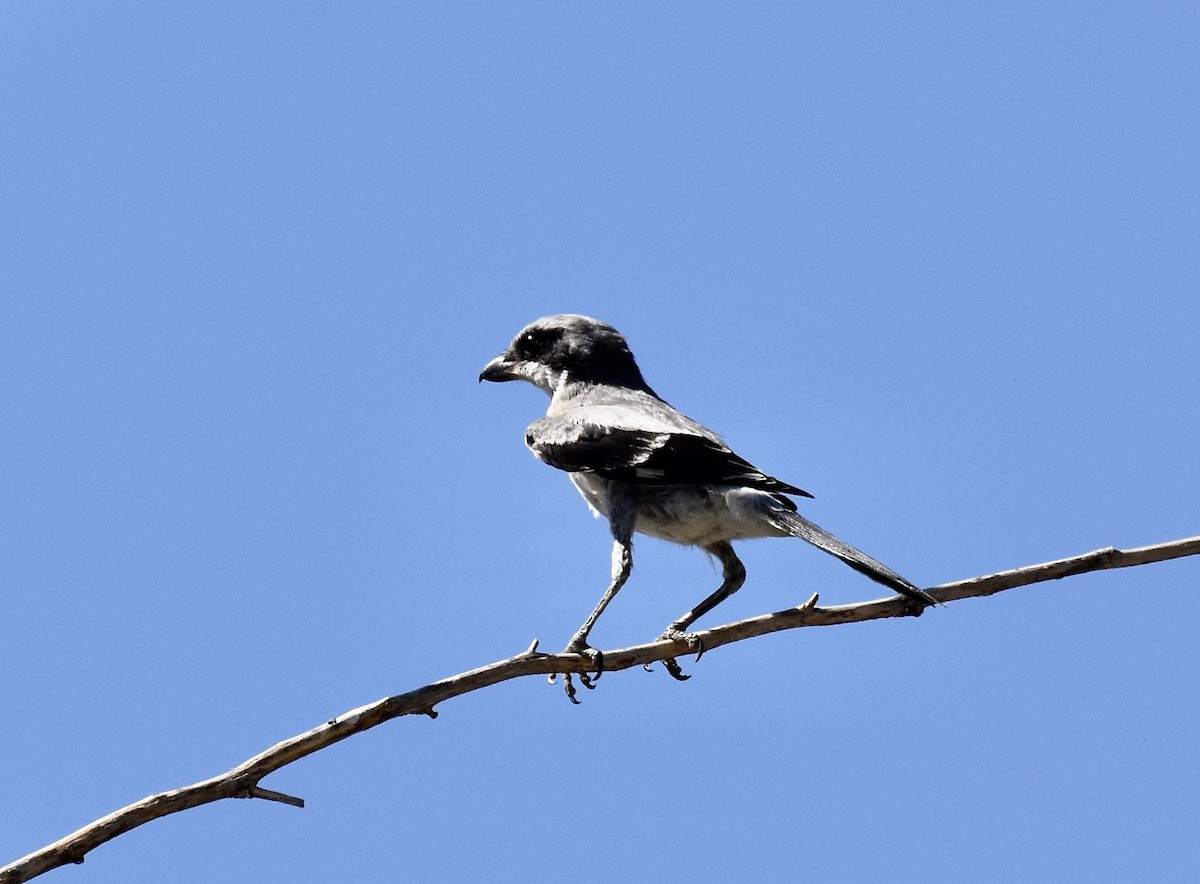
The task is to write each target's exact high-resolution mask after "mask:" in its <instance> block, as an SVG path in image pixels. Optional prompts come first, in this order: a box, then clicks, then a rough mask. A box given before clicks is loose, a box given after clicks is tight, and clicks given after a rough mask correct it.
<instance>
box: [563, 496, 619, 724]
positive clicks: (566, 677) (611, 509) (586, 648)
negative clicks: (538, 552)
mask: <svg viewBox="0 0 1200 884" xmlns="http://www.w3.org/2000/svg"><path fill="white" fill-rule="evenodd" d="M637 506H638V502H637V498H636V496H635V494H634V492H633V489H631V488H629V486H627V485H624V484H623V483H621V482H613V483H611V485H610V486H609V491H608V527H609V529H610V530H611V531H612V536H613V550H612V582H611V583H610V584H609V585H608V589H606V590H605V591H604V595H603V596H602V597H601V599H600V602H599V604H597V605H596V609H595V610H594V611H592V613H591V614H589V615H588V618H587V619H586V620H584V621H583V625H582V626H580V627H579V629H578V630H577V631H576V632H575V635H573V636H571V640H570V641H569V642H568V643H567V648H566V650H567V651H569V652H574V653H577V654H582V655H583V656H584V657H587V658H588V659H589V660H591V661H592V662H593V663H595V664H596V675H595V677H594V678H593V677H591V676H589V675H588V674H587V673H586V672H581V673H580V674H579V680H580V682H582V683H583V686H584V687H585V688H587V689H589V690H591V689H592V688H593V687H595V684H594V683H595V682H596V681H598V680H599V678H600V676H601V675H602V674H603V672H604V655H603V654H602V653H601V652H600V651H598V650H596V649H595V648H593V647H592V646H591V645H589V644H588V642H587V640H588V634H589V633H591V631H592V627H593V626H595V625H596V621H597V620H599V619H600V615H601V614H603V613H604V609H605V608H607V607H608V603H609V602H611V601H612V600H613V599H614V598H616V595H617V593H618V592H620V590H621V587H622V586H624V585H625V581H626V580H628V579H629V574H630V572H631V571H633V529H634V526H635V525H636V524H637ZM563 682H564V685H565V686H566V689H567V697H568V698H569V699H570V700H571V702H573V703H575V702H578V701H577V700H576V699H575V686H574V685H573V684H572V683H571V673H569V672H567V673H564V674H563Z"/></svg>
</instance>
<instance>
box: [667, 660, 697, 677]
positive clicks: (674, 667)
mask: <svg viewBox="0 0 1200 884" xmlns="http://www.w3.org/2000/svg"><path fill="white" fill-rule="evenodd" d="M663 666H665V667H667V674H668V675H670V676H671V678H673V679H675V680H676V681H687V680H688V679H689V678H691V676H690V675H688V674H687V673H685V672H684V671H683V670H682V669H680V668H679V664H678V663H676V662H675V658H674V657H668V658H667V659H665V660H663Z"/></svg>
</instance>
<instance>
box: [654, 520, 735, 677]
mask: <svg viewBox="0 0 1200 884" xmlns="http://www.w3.org/2000/svg"><path fill="white" fill-rule="evenodd" d="M704 550H705V552H708V553H711V554H712V555H714V556H716V557H717V558H718V559H720V560H721V570H722V578H723V579H722V581H721V585H720V586H719V587H717V590H716V592H714V593H713V594H712V595H710V596H708V598H706V599H704V601H702V602H700V604H698V605H696V607H694V608H692V610H690V611H688V612H687V613H686V614H684V615H683V616H682V617H680V618H679V619H678V620H676V621H675V622H673V623H672V624H671V625H670V626H668V627H667V628H666V630H665V631H664V632H663V634H662V635H661V636H660V637H659V639H660V640H662V639H671V640H673V641H682V642H686V643H687V646H688V648H689V649H691V650H693V651H695V652H696V659H697V660H699V659H700V657H701V655H703V653H704V645H703V643H701V641H700V639H698V638H697V637H696V636H694V635H692V634H691V633H690V632H688V631H687V628H688V627H689V626H691V625H692V624H693V623H695V622H696V621H697V620H699V619H700V618H701V617H703V616H704V615H705V614H707V613H708V612H709V611H711V610H712V609H713V608H715V607H716V606H717V605H719V604H721V602H723V601H725V599H727V598H729V597H730V596H731V595H733V594H734V593H735V592H737V591H738V590H739V589H741V588H742V584H743V583H745V582H746V566H745V565H743V564H742V560H741V559H739V558H738V557H737V553H735V552H734V551H733V546H732V545H731V544H730V543H729V542H728V541H726V540H719V541H717V542H716V543H710V544H708V545H707V546H705V547H704ZM663 665H665V666H666V667H667V672H668V673H670V675H671V677H672V678H674V679H676V680H678V681H683V680H685V679H687V678H688V677H689V676H687V675H684V674H683V670H682V669H680V668H679V664H678V663H676V662H675V659H674V658H673V657H672V658H670V659H667V660H665V661H663Z"/></svg>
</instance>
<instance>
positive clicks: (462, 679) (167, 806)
mask: <svg viewBox="0 0 1200 884" xmlns="http://www.w3.org/2000/svg"><path fill="white" fill-rule="evenodd" d="M1198 553H1200V537H1191V538H1187V539H1185V540H1176V541H1172V542H1170V543H1162V544H1158V545H1155V546H1144V547H1140V548H1138V549H1129V550H1119V549H1114V548H1112V547H1109V548H1107V549H1100V550H1096V551H1095V552H1090V553H1085V554H1084V555H1080V556H1074V557H1073V558H1069V559H1060V560H1058V561H1055V562H1046V563H1044V564H1040V565H1030V566H1028V567H1025V568H1016V569H1014V570H1011V571H1001V572H1000V573H998V574H989V575H987V576H985V577H974V578H971V579H969V580H960V581H956V582H954V583H943V584H941V585H940V586H935V587H930V588H927V591H928V592H929V593H930V595H932V596H933V597H934V598H936V599H937V600H938V601H940V602H943V603H945V602H952V601H958V600H959V599H966V598H978V597H982V596H989V595H993V594H995V593H997V592H1002V591H1003V590H1006V589H1014V588H1016V587H1018V586H1027V585H1029V584H1031V583H1041V582H1044V581H1047V580H1058V579H1060V578H1062V577H1069V576H1072V575H1075V574H1084V573H1087V572H1089V571H1100V570H1104V569H1107V568H1128V567H1132V566H1134V565H1145V564H1149V563H1151V562H1162V561H1166V560H1168V559H1176V558H1182V557H1183V556H1192V555H1196V554H1198ZM918 614H920V610H919V609H917V608H915V607H914V605H913V603H912V602H911V601H909V600H907V599H905V598H903V597H901V596H895V597H891V598H885V599H877V600H875V601H869V602H860V603H857V604H852V605H837V606H834V607H829V608H822V607H818V606H817V596H816V595H813V596H812V597H811V598H810V599H809V600H808V601H806V602H804V603H803V604H801V605H799V606H798V607H795V608H788V609H787V610H785V611H777V612H775V613H774V614H764V615H762V616H759V617H752V618H750V619H748V620H739V621H738V622H736V623H729V624H727V625H725V626H718V627H715V628H714V629H710V630H707V631H705V632H699V633H696V637H697V638H699V639H700V641H701V642H702V643H703V647H704V648H705V650H706V651H709V650H712V649H713V648H718V647H720V646H721V645H727V644H731V643H732V642H737V641H743V640H744V639H748V638H753V637H755V636H759V635H766V634H767V633H771V632H780V631H782V630H785V629H798V628H800V627H803V626H834V625H837V624H841V623H857V622H860V621H863V620H879V619H883V618H887V617H911V616H915V615H918ZM687 650H688V649H687V645H686V643H685V642H682V641H658V642H652V643H650V644H644V645H635V646H633V647H630V648H623V649H621V650H617V651H605V652H604V668H605V670H606V671H613V670H620V669H629V668H630V667H633V666H641V665H643V664H646V663H653V662H655V661H662V660H667V659H670V658H672V657H674V656H675V655H677V654H682V653H687ZM590 665H591V664H590V663H589V661H588V660H586V659H585V658H583V657H581V656H580V655H578V654H543V653H541V652H539V651H538V650H537V641H536V640H535V641H534V642H533V643H532V644H531V645H530V646H529V647H528V649H526V650H524V651H522V652H521V653H519V654H517V655H516V656H514V657H509V658H508V659H507V660H499V661H497V662H495V663H490V664H488V665H487V666H481V667H480V668H478V669H472V670H471V671H469V672H463V673H460V674H459V675H454V676H451V677H450V678H444V679H442V680H441V681H435V682H433V683H431V684H427V685H425V686H424V687H420V688H417V689H416V690H412V691H409V692H407V693H404V694H397V695H396V696H394V697H387V698H385V699H382V700H378V701H376V702H374V703H370V704H368V705H366V706H361V707H359V708H358V709H352V710H350V711H349V712H346V713H345V714H343V715H339V716H338V717H337V718H332V719H330V720H329V721H326V722H324V723H323V724H321V725H319V726H317V727H315V728H313V729H312V730H309V731H306V732H304V733H302V734H298V735H296V736H294V737H291V738H289V739H287V740H284V741H283V742H281V743H276V744H275V745H274V746H272V747H271V748H269V749H267V750H266V751H265V752H262V753H260V754H258V755H256V756H254V757H253V758H250V759H248V760H247V761H244V762H242V763H241V764H239V765H238V766H237V767H235V768H233V769H232V770H228V771H226V772H225V773H223V774H219V775H218V776H215V777H212V778H211V779H208V780H203V781H201V782H199V783H194V784H192V785H190V786H184V787H183V788H182V789H175V790H174V791H170V792H161V793H159V794H157V795H151V796H150V797H148V798H143V799H142V800H141V801H138V802H135V803H134V804H130V805H128V806H126V807H123V808H121V809H120V810H116V811H114V812H113V813H110V814H109V815H108V816H105V817H102V818H101V819H98V820H96V821H95V822H93V823H89V824H88V825H86V826H84V827H83V828H81V829H79V830H78V831H75V832H72V833H71V834H70V835H67V836H66V837H65V838H62V839H61V840H59V841H56V842H54V843H53V844H50V845H48V846H46V847H43V848H42V849H41V850H38V851H35V852H34V853H31V854H29V855H28V856H25V857H22V858H21V859H18V860H16V861H15V862H12V863H10V864H9V865H7V866H4V867H3V868H0V884H16V882H20V881H28V880H30V879H32V878H35V877H37V876H38V875H41V874H43V873H44V872H47V871H49V870H51V869H55V868H58V867H59V866H62V865H67V864H69V863H81V862H83V860H84V856H85V855H86V854H87V853H89V852H90V851H91V850H93V849H94V848H96V847H98V846H99V845H101V844H104V843H105V842H106V841H111V840H112V839H113V838H116V837H117V836H118V835H121V834H123V833H125V832H128V831H129V830H130V829H135V828H137V827H138V826H141V825H144V824H145V823H148V822H150V821H151V820H156V819H159V818H160V817H164V816H167V815H168V814H172V813H177V812H178V811H181V810H187V809H188V808H192V807H199V806H200V805H202V804H208V803H211V802H213V801H218V800H220V799H222V798H261V799H265V800H269V801H277V802H281V803H284V804H289V805H293V806H295V807H303V806H304V801H303V799H300V798H295V797H292V796H291V795H286V794H284V793H282V792H274V791H271V790H270V789H264V788H262V787H260V786H259V785H258V783H259V781H260V780H261V779H263V777H265V776H267V775H268V774H270V773H273V772H274V771H277V770H279V769H280V768H282V767H286V766H287V765H289V764H291V763H292V762H293V761H296V760H298V759H300V758H304V757H305V756H307V755H311V754H313V753H314V752H317V751H319V750H321V749H324V748H325V747H326V746H331V745H333V744H334V743H337V742H340V741H341V740H344V739H346V738H347V737H350V736H352V735H354V734H357V733H361V732H362V731H365V730H368V729H370V728H373V727H375V726H376V725H380V724H383V723H384V722H385V721H389V720H391V719H393V718H397V717H399V716H402V715H428V716H430V717H432V718H436V717H437V711H436V710H435V708H434V707H435V706H437V705H438V704H439V703H441V702H443V701H445V700H449V699H451V698H452V697H458V696H461V695H463V694H466V693H470V692H471V691H476V690H479V689H480V688H485V687H488V686H489V685H493V684H498V683H499V682H502V681H508V680H509V679H513V678H522V677H524V676H528V675H554V674H562V673H568V672H586V671H588V668H589V666H590Z"/></svg>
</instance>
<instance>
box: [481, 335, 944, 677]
mask: <svg viewBox="0 0 1200 884" xmlns="http://www.w3.org/2000/svg"><path fill="white" fill-rule="evenodd" d="M479 380H480V381H493V382H505V381H518V380H519V381H527V382H528V383H531V384H533V385H534V386H536V387H538V388H540V389H541V390H543V391H545V392H546V393H547V394H549V396H550V406H549V408H548V410H547V411H546V415H545V417H542V418H540V419H538V420H536V421H534V422H533V423H532V424H530V425H529V427H528V428H527V429H526V431H525V444H526V445H527V446H528V447H529V449H530V450H531V451H532V452H533V454H534V455H535V456H536V457H537V458H538V460H540V461H542V462H543V463H546V464H549V465H550V466H552V467H556V468H558V469H560V470H563V471H565V472H567V473H568V474H569V476H570V479H571V481H572V483H574V485H575V487H576V489H578V491H579V493H580V494H581V495H582V496H583V498H584V500H585V501H586V502H587V504H588V506H589V507H590V508H591V510H592V512H593V513H594V514H595V515H596V516H598V517H601V518H604V519H607V520H608V526H609V530H610V531H611V533H612V538H613V550H612V571H611V580H610V583H609V585H608V588H607V589H606V590H605V592H604V595H603V596H602V597H601V599H600V601H599V603H598V604H597V605H596V607H595V609H594V610H593V611H592V613H591V614H590V615H588V617H587V619H586V620H585V621H584V622H583V625H582V626H580V627H579V629H578V630H577V631H576V632H575V634H574V636H572V638H571V640H570V642H569V643H568V644H567V647H566V649H565V650H566V652H574V653H579V654H582V655H584V656H586V657H588V658H589V659H591V660H592V661H593V662H594V663H595V664H596V672H597V677H598V675H599V673H600V672H602V671H603V655H602V654H601V652H599V651H597V650H596V649H594V648H592V647H591V646H590V645H589V644H588V637H589V635H590V633H591V631H592V628H593V627H594V626H595V625H596V621H597V620H598V619H599V618H600V616H601V615H602V614H603V613H604V610H605V608H607V607H608V605H609V603H610V602H612V600H613V598H615V597H616V595H617V593H618V592H619V591H620V589H621V587H622V586H624V584H625V583H626V581H627V580H628V579H629V576H630V573H631V571H632V569H633V535H634V533H635V532H636V533H640V534H645V535H649V536H651V537H658V538H661V539H663V540H667V541H671V542H673V543H677V544H682V545H686V546H696V547H699V548H701V549H702V550H704V551H705V552H706V553H709V554H710V555H712V556H714V557H715V558H716V559H717V561H719V562H720V564H721V569H722V582H721V585H720V586H719V587H718V588H717V589H716V590H715V591H714V592H712V593H710V594H709V595H707V596H706V597H705V598H704V599H702V600H701V601H700V602H699V603H698V604H697V605H696V606H695V607H693V608H691V609H690V610H689V611H687V613H685V614H683V615H682V616H680V617H679V618H678V619H676V620H674V621H672V622H671V623H670V625H668V626H667V628H666V630H664V632H663V633H662V635H661V636H660V640H666V639H669V640H674V641H680V642H683V643H685V644H686V645H687V646H688V647H689V649H691V650H694V651H696V653H697V655H699V654H700V653H702V651H703V647H702V645H700V644H699V642H698V641H697V639H696V637H695V636H694V635H692V634H691V633H690V632H688V629H689V627H691V625H692V624H693V623H694V622H695V621H696V620H697V619H699V618H700V617H702V616H704V615H705V614H707V613H708V612H710V611H711V610H712V609H713V608H715V607H716V606H717V605H719V604H720V603H721V602H723V601H725V600H726V599H727V598H728V597H729V596H730V595H732V594H733V593H735V592H737V590H738V589H740V588H741V586H742V584H743V583H744V582H745V579H746V568H745V566H744V565H743V564H742V561H741V559H739V558H738V556H737V554H736V553H735V552H734V549H733V541H739V540H746V539H750V538H757V537H798V538H800V539H801V540H805V541H807V542H808V543H810V544H812V545H813V546H816V547H817V548H819V549H821V550H824V551H825V552H827V553H829V554H830V555H833V556H835V557H836V558H838V559H840V560H841V561H843V562H845V563H846V564H847V565H849V566H850V567H851V568H853V569H854V570H855V571H858V572H860V573H862V574H864V575H866V576H867V577H869V578H871V579H872V580H874V581H876V582H878V583H881V584H883V585H884V586H886V587H888V588H890V589H892V590H894V591H895V592H897V593H899V594H900V595H902V596H904V597H905V598H907V599H909V600H910V601H911V602H912V604H913V605H914V606H916V612H917V613H919V612H920V611H921V610H922V609H923V608H924V607H926V606H928V605H936V604H938V602H937V600H936V599H934V598H933V597H932V596H931V595H929V594H928V593H927V592H925V591H924V590H923V589H921V588H919V587H918V586H916V585H915V584H913V583H912V582H910V581H909V580H907V579H905V578H904V577H901V576H900V575H899V574H897V573H896V572H895V571H893V570H892V569H891V568H888V567H887V566H886V565H883V564H881V563H880V562H878V561H876V560H875V559H873V558H871V557H870V556H868V555H867V554H865V553H863V552H861V551H860V550H858V549H855V548H854V547H853V546H851V545H850V544H848V543H846V542H845V541H844V540H841V539H839V538H838V537H835V536H834V535H833V534H830V533H829V532H828V531H826V530H825V529H823V528H821V527H820V526H818V525H816V524H814V523H813V522H811V521H809V520H808V519H806V518H804V516H802V515H800V513H799V511H798V510H799V508H798V506H797V504H796V502H795V501H794V500H793V499H792V498H793V497H799V498H810V497H812V495H811V494H809V493H808V492H807V491H804V490H803V489H801V488H799V487H797V486H795V485H792V484H790V483H788V482H784V481H782V480H780V479H776V478H775V477H773V476H770V475H767V474H766V473H764V472H763V471H762V470H760V469H758V468H757V467H755V466H753V465H752V464H751V463H750V462H749V461H747V460H746V459H745V458H743V457H741V456H739V455H738V454H736V453H734V451H733V450H732V449H731V448H730V447H729V446H728V445H727V444H726V443H725V442H724V440H722V439H721V437H720V436H718V435H717V434H716V433H714V432H713V431H712V430H710V429H709V428H708V427H706V426H704V425H703V424H700V423H698V422H696V421H694V420H692V419H691V418H689V417H687V416H686V415H684V414H683V413H682V412H680V411H678V410H677V409H675V408H673V407H672V406H671V405H669V404H668V403H667V402H666V401H665V400H664V399H662V398H661V397H660V396H659V395H658V394H657V393H655V392H654V390H653V389H651V387H650V386H649V384H647V383H646V380H645V378H643V376H642V372H641V369H640V368H639V367H638V364H637V361H636V360H635V359H634V356H633V352H632V351H631V350H630V348H629V344H628V343H627V342H626V340H625V338H624V337H623V336H622V335H621V334H620V332H618V331H617V330H616V329H615V328H613V327H612V326H611V325H608V324H606V323H604V322H601V321H599V320H597V319H593V318H591V317H588V316H582V315H579V314H561V315H557V316H546V317H542V318H541V319H537V320H535V321H534V322H532V323H530V324H529V325H527V326H525V327H524V328H523V329H521V331H519V332H518V333H517V335H516V337H514V338H513V339H512V342H511V343H510V344H509V345H508V347H507V349H505V350H504V352H502V353H501V354H500V355H499V356H497V357H496V358H494V359H492V360H491V361H490V362H488V363H487V365H485V366H484V368H483V370H482V371H481V372H480V374H479ZM667 665H668V671H669V672H670V673H671V675H673V676H674V677H676V678H686V677H687V676H686V675H683V673H682V672H681V671H680V669H679V667H678V665H677V664H675V661H674V660H673V659H672V660H669V661H668V663H667ZM569 678H570V676H569V675H568V676H567V682H568V683H567V692H568V696H569V697H570V698H571V699H572V700H575V696H574V689H573V687H572V686H571V684H570V681H569ZM581 678H582V680H583V682H584V684H585V685H586V686H587V687H589V688H590V687H592V685H591V683H590V681H589V679H588V677H587V675H586V674H585V675H582V676H581Z"/></svg>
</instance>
